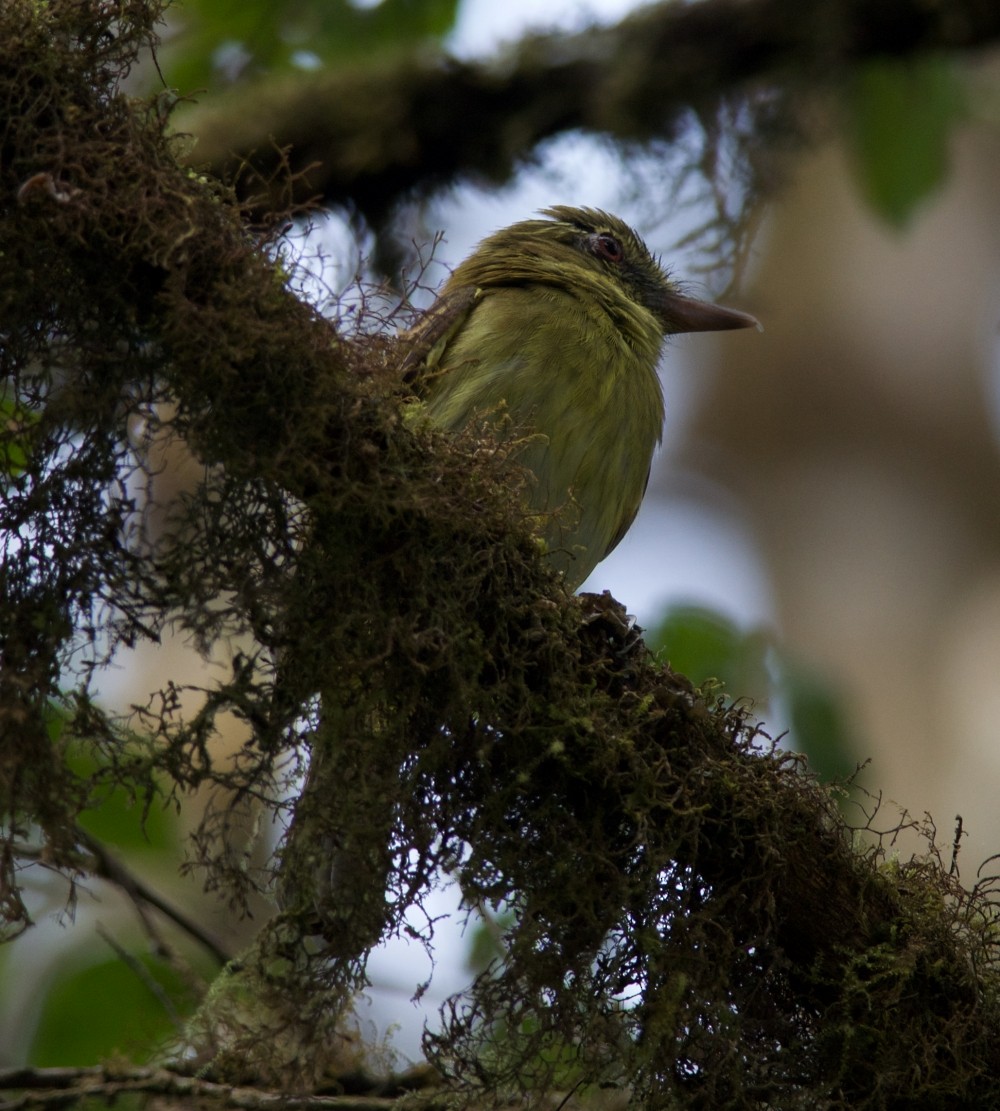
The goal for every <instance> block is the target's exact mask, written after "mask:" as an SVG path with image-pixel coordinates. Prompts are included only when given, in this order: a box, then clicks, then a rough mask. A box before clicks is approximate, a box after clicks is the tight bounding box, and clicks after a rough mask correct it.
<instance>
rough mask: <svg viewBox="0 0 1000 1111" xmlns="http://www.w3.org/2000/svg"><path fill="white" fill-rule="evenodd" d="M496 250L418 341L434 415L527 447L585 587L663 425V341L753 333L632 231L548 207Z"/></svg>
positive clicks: (459, 273) (616, 534)
mask: <svg viewBox="0 0 1000 1111" xmlns="http://www.w3.org/2000/svg"><path fill="white" fill-rule="evenodd" d="M543 215H544V216H547V217H549V219H540V220H525V221H523V222H521V223H518V224H514V225H512V226H511V227H509V228H504V229H503V230H501V231H498V232H496V233H495V234H493V235H491V236H490V237H489V238H487V239H485V240H483V242H482V243H481V244H480V245H479V247H478V248H477V249H476V251H475V252H474V253H473V254H472V255H470V256H469V258H467V259H466V260H465V261H464V262H463V263H462V264H461V265H460V266H459V267H458V268H457V269H456V270H455V272H454V274H452V276H451V278H450V279H449V280H448V282H447V283H446V284H445V286H444V288H443V289H442V291H441V295H440V297H439V299H438V301H437V303H436V304H435V305H434V307H433V308H432V309H431V311H430V313H429V314H428V316H427V318H426V319H425V320H424V321H422V322H421V324H420V325H418V326H417V328H415V329H414V330H413V331H412V332H411V333H410V334H409V335H408V336H407V337H406V339H407V342H408V343H409V354H408V356H407V359H406V363H405V364H404V365H405V367H406V369H407V371H408V372H412V371H413V370H414V369H416V368H417V367H419V368H420V382H421V386H420V387H418V388H419V389H420V392H421V393H422V395H423V398H424V411H425V412H426V414H427V415H428V416H429V417H430V419H431V420H433V421H434V422H435V423H437V424H440V425H441V426H443V427H445V428H448V429H451V430H454V431H458V430H460V429H462V428H464V427H466V426H467V425H468V424H469V423H470V422H471V421H474V420H476V419H477V418H479V419H488V420H490V421H492V422H493V423H495V424H497V425H499V423H500V422H501V421H503V422H504V428H505V429H509V431H510V434H513V435H517V436H519V437H522V436H523V437H526V438H525V441H524V443H523V446H521V447H519V448H518V452H517V461H518V462H519V463H520V464H522V465H523V466H525V467H527V468H528V469H529V470H531V471H532V472H533V473H534V476H535V483H534V486H533V487H532V490H531V493H530V508H531V510H532V511H533V512H535V513H537V514H538V515H539V523H538V529H539V532H540V534H541V535H542V536H543V538H544V539H545V542H546V546H547V549H548V552H549V556H550V558H551V559H552V561H553V563H554V564H555V566H556V567H557V568H558V569H559V570H561V571H563V572H564V573H565V574H566V577H567V580H568V582H569V583H570V584H571V585H572V586H573V587H576V586H578V585H579V584H580V583H581V582H582V581H583V580H584V579H585V578H586V577H587V575H589V574H590V572H591V570H592V569H593V568H594V566H595V565H596V564H597V563H598V562H600V560H602V559H603V558H604V557H605V556H606V555H607V554H608V553H609V552H610V551H611V550H612V549H613V548H614V547H615V545H616V544H617V543H618V542H619V540H621V538H622V536H624V534H625V532H626V531H627V529H628V527H629V525H630V524H631V523H632V520H633V518H634V517H635V515H636V512H637V511H638V509H639V503H640V502H641V501H642V497H643V494H644V493H645V489H646V483H647V480H648V477H649V466H650V460H651V458H652V455H653V451H654V449H655V448H656V445H657V444H658V443H659V441H660V435H661V430H662V426H663V394H662V391H661V389H660V382H659V378H658V376H657V373H656V368H657V363H658V361H659V357H660V351H661V349H662V346H663V341H664V338H665V336H667V335H669V334H671V333H674V332H682V331H695V330H709V329H715V328H736V327H746V326H747V325H750V324H755V323H756V321H754V320H753V318H752V317H749V316H747V315H745V314H743V313H736V312H733V311H731V310H728V309H721V308H718V307H716V306H714V305H707V304H704V303H702V302H699V301H693V300H691V299H689V298H686V297H683V296H682V295H681V294H679V293H678V292H677V289H676V287H675V286H674V285H673V284H672V283H671V281H670V280H669V278H668V276H667V274H666V272H665V271H664V270H663V268H662V267H661V265H660V264H659V262H658V261H657V260H656V259H655V258H653V256H652V255H651V254H650V253H649V251H648V249H647V248H646V246H645V244H644V243H643V242H642V240H641V239H640V238H639V237H638V235H636V233H635V232H634V231H633V230H632V229H631V228H630V227H629V226H628V225H627V224H625V223H624V222H623V221H621V220H619V219H618V218H617V217H615V216H610V215H608V214H607V213H605V212H600V211H598V210H596V209H589V208H568V207H565V206H558V207H554V208H548V209H545V210H544V212H543Z"/></svg>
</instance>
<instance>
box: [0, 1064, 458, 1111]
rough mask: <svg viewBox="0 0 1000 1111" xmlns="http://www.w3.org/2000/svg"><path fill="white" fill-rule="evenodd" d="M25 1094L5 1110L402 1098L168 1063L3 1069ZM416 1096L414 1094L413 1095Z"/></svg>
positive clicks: (350, 1105) (380, 1105)
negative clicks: (192, 1070) (287, 1088)
mask: <svg viewBox="0 0 1000 1111" xmlns="http://www.w3.org/2000/svg"><path fill="white" fill-rule="evenodd" d="M18 1089H20V1090H21V1094H20V1095H16V1096H14V1097H13V1098H11V1099H8V1100H5V1101H3V1102H0V1111H29V1109H30V1108H53V1107H68V1106H71V1105H72V1104H74V1103H78V1102H83V1101H84V1100H90V1099H95V1098H96V1099H104V1100H107V1101H109V1102H110V1101H111V1100H114V1099H116V1098H117V1097H119V1096H121V1095H123V1094H124V1093H126V1092H142V1093H146V1094H149V1095H160V1096H173V1097H180V1098H184V1099H209V1100H213V1101H215V1102H216V1103H218V1104H220V1105H221V1106H223V1107H236V1108H241V1109H244V1111H270V1109H272V1108H274V1109H275V1111H277V1109H280V1111H390V1109H392V1108H398V1107H399V1100H398V1099H392V1098H386V1097H383V1096H314V1095H290V1094H287V1093H285V1092H276V1091H272V1090H269V1089H264V1088H249V1087H235V1086H233V1085H231V1084H217V1083H214V1082H213V1081H210V1080H201V1079H199V1078H197V1077H193V1076H184V1075H182V1074H180V1073H176V1072H172V1071H170V1070H169V1069H162V1068H143V1067H135V1068H126V1069H119V1068H112V1067H108V1068H104V1067H101V1066H96V1067H92V1068H50V1069H32V1068H23V1069H0V1091H8V1092H9V1091H16V1090H18ZM410 1098H411V1100H412V1099H413V1098H414V1097H412V1096H411V1097H410ZM410 1106H411V1107H414V1106H416V1107H419V1108H420V1109H421V1111H433V1109H435V1108H441V1107H443V1104H442V1102H441V1101H440V1100H436V1101H432V1100H426V1101H425V1100H423V1099H419V1097H418V1102H417V1103H411V1104H410Z"/></svg>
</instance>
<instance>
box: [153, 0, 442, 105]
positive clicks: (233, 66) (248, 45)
mask: <svg viewBox="0 0 1000 1111" xmlns="http://www.w3.org/2000/svg"><path fill="white" fill-rule="evenodd" d="M458 5H459V0H382V2H381V3H379V4H376V5H374V6H365V7H361V6H360V5H358V4H355V3H351V0H273V2H271V3H268V4H247V3H245V2H244V0H186V3H185V4H184V6H183V9H178V10H177V12H178V15H179V17H180V19H182V20H183V23H182V29H181V31H180V33H179V34H178V35H177V37H176V38H175V39H174V40H173V41H172V42H171V43H170V44H169V45H168V47H167V48H166V49H165V50H164V51H163V52H162V57H161V64H162V65H163V68H164V69H165V71H166V74H167V79H168V81H169V82H170V83H171V84H172V85H174V86H176V87H177V88H179V89H180V90H181V92H188V91H190V90H194V89H198V88H202V87H206V86H208V87H215V86H218V85H219V84H220V83H224V84H229V83H231V82H233V81H235V80H238V79H239V78H241V77H244V76H256V75H259V74H261V73H264V72H280V71H283V70H284V71H287V70H302V69H310V68H315V67H317V66H319V65H325V64H329V63H331V62H340V63H343V62H349V61H356V60H359V59H364V58H366V57H369V56H371V55H372V54H375V53H378V52H381V51H385V50H392V49H397V48H400V47H406V48H412V47H413V46H415V45H418V44H419V43H421V42H424V41H437V40H440V39H441V38H442V37H443V36H444V35H446V34H447V33H448V32H449V31H450V30H451V29H452V27H453V26H454V23H455V18H456V16H457V14H458Z"/></svg>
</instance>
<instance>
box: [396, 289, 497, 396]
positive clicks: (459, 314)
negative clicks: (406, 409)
mask: <svg viewBox="0 0 1000 1111" xmlns="http://www.w3.org/2000/svg"><path fill="white" fill-rule="evenodd" d="M482 295H483V291H482V290H481V289H477V288H476V287H475V286H471V285H463V286H458V287H457V288H455V289H450V290H448V291H447V292H446V293H443V294H442V295H441V296H440V297H439V298H438V299H437V300H436V301H435V302H434V304H433V305H431V307H430V309H429V310H428V311H427V314H426V315H425V316H424V317H423V319H422V320H421V321H420V322H419V323H418V324H415V325H414V326H413V327H412V328H410V329H409V331H406V332H404V333H403V334H402V335H401V336H400V337H399V339H400V343H401V344H402V345H403V347H404V350H405V352H406V354H405V355H404V356H403V361H402V363H401V364H400V373H401V374H402V377H403V381H404V382H414V381H416V382H417V385H418V388H419V378H420V377H422V376H423V375H424V374H427V373H428V372H430V371H433V370H434V368H435V367H436V366H437V364H438V363H439V362H440V360H441V356H442V354H444V350H445V348H446V347H447V346H448V344H449V343H450V342H451V340H452V339H453V338H454V336H455V333H456V332H458V330H459V329H460V328H461V327H462V325H463V324H464V323H465V322H466V320H467V319H468V317H469V313H470V312H471V311H472V309H473V307H474V306H475V304H476V302H477V301H478V300H479V299H480V298H481V297H482Z"/></svg>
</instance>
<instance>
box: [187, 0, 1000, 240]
mask: <svg viewBox="0 0 1000 1111" xmlns="http://www.w3.org/2000/svg"><path fill="white" fill-rule="evenodd" d="M998 38H1000V7H998V5H996V4H995V3H993V2H992V0H951V2H949V3H947V4H926V3H922V2H921V0H891V2H883V3H880V4H877V5H872V4H870V3H865V2H863V0H754V2H750V3H746V2H743V0H702V2H701V3H697V4H676V3H661V4H656V5H653V6H650V7H649V8H645V9H642V10H640V11H639V12H637V13H636V14H635V15H633V16H631V17H629V18H627V19H625V20H623V21H622V22H621V23H620V24H618V25H617V26H615V27H612V28H609V29H604V30H591V31H586V32H583V33H581V34H577V35H550V36H533V37H529V38H526V39H525V40H523V41H522V42H521V43H520V44H519V45H518V46H517V47H515V48H513V49H512V50H511V51H510V52H509V53H508V54H506V55H505V56H503V57H502V58H501V59H500V60H499V62H494V63H470V62H460V61H456V60H455V59H453V58H449V57H446V56H439V57H436V58H433V57H432V58H427V57H426V56H425V55H419V56H406V57H394V58H392V59H390V60H385V59H381V60H379V61H378V62H377V63H373V64H372V65H371V66H369V67H360V66H358V67H354V68H350V69H342V70H336V71H332V72H325V73H322V74H319V75H317V76H315V77H312V78H307V77H304V76H302V75H297V76H296V77H295V78H294V79H288V78H285V79H276V80H274V81H271V82H265V83H256V84H248V85H245V86H241V87H240V88H238V89H237V90H236V91H234V92H233V93H232V94H231V95H230V96H228V97H220V98H218V99H213V100H212V101H210V102H208V103H206V104H205V105H204V106H202V107H199V108H196V109H194V110H191V111H188V112H186V113H184V114H183V115H182V117H181V123H180V126H181V127H182V128H183V129H184V130H187V131H190V132H192V133H193V134H194V135H195V136H197V139H198V142H197V145H196V146H195V148H194V150H193V153H192V154H191V155H190V157H191V160H192V161H193V162H194V163H196V164H197V165H199V166H201V165H205V166H207V167H208V168H209V169H210V170H211V171H212V172H213V173H215V174H217V175H219V176H233V175H234V174H235V173H236V172H237V171H238V170H240V171H241V173H242V178H241V189H242V191H243V193H244V195H248V194H252V195H254V196H257V197H258V198H261V197H263V196H269V197H270V201H269V202H268V203H269V204H270V206H271V207H275V208H277V209H278V210H283V209H284V208H285V207H286V206H287V205H288V202H289V198H290V194H289V184H288V174H287V173H285V172H283V160H284V158H285V156H286V155H285V153H283V152H284V151H285V148H289V149H288V150H287V159H288V170H290V171H291V174H292V176H293V178H294V181H293V183H292V187H291V194H292V197H293V199H294V200H296V201H298V202H304V201H306V200H308V199H310V198H319V199H320V200H322V201H323V202H324V203H326V204H335V205H336V204H340V205H347V206H348V207H350V208H351V209H352V210H354V211H357V212H360V213H361V214H362V215H363V216H364V217H365V218H366V219H367V220H368V222H369V223H371V224H372V225H373V226H380V225H381V224H382V223H383V222H384V220H385V218H386V216H387V214H389V213H390V212H391V209H392V207H393V206H394V205H395V204H396V203H397V202H398V201H399V200H400V199H402V198H405V197H406V196H408V195H409V194H410V193H412V192H413V191H414V190H418V191H420V192H426V191H428V190H430V189H432V188H438V187H441V186H446V185H449V184H452V183H454V182H455V181H456V180H458V179H460V178H473V179H475V178H477V177H478V178H485V179H486V180H487V181H490V182H496V183H499V182H503V181H505V180H507V179H508V178H509V177H510V176H511V174H512V173H513V172H514V170H515V169H516V167H517V166H518V164H519V163H520V162H522V161H523V159H524V158H525V157H527V156H528V155H529V153H530V151H531V150H532V149H534V148H536V147H537V146H538V144H539V143H541V142H543V141H544V140H546V139H549V138H551V137H553V136H555V135H558V134H562V133H564V132H567V131H572V130H574V129H581V130H585V131H591V132H595V133H600V134H606V135H610V136H612V137H614V138H616V139H620V140H623V141H626V142H647V141H649V140H651V139H654V138H663V137H669V136H670V135H671V133H672V132H673V131H674V129H675V128H676V126H677V120H678V117H679V114H680V113H682V112H683V111H684V110H685V109H687V108H692V107H693V108H696V109H698V108H705V107H706V106H710V105H712V104H714V103H715V102H717V101H718V100H719V99H720V98H724V97H727V96H730V95H739V94H746V93H747V92H748V91H749V90H750V89H751V88H752V87H754V86H759V87H765V88H766V87H768V86H770V87H774V86H775V84H776V83H779V82H780V84H781V85H782V86H783V87H784V88H785V89H788V88H789V87H794V86H796V85H799V86H801V85H803V84H805V85H808V84H814V83H819V82H827V81H830V80H832V79H836V78H838V77H840V76H842V75H843V74H844V73H845V71H846V70H847V69H848V68H849V67H851V66H853V65H856V64H858V63H861V62H864V61H866V60H868V59H871V58H874V57H879V56H891V57H906V56H909V55H912V54H916V53H920V52H926V51H934V50H942V51H945V50H974V49H976V48H979V47H984V46H987V45H989V44H991V43H993V42H995V41H997V39H998ZM248 170H252V172H248Z"/></svg>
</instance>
